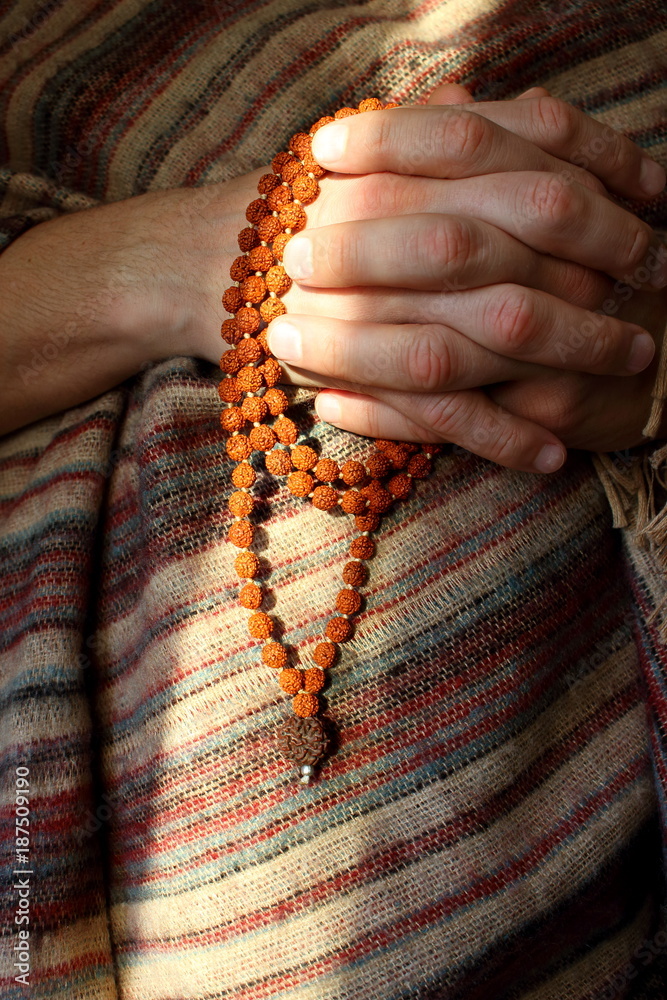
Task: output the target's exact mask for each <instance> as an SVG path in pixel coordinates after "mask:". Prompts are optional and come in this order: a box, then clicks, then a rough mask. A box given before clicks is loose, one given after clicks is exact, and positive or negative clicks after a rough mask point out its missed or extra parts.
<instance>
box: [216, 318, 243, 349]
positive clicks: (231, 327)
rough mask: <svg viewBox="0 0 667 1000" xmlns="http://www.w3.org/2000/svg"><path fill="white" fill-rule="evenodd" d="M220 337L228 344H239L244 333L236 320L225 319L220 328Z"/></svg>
mask: <svg viewBox="0 0 667 1000" xmlns="http://www.w3.org/2000/svg"><path fill="white" fill-rule="evenodd" d="M220 336H221V337H222V339H223V340H226V341H227V343H228V344H238V342H239V340H241V338H242V337H243V331H242V330H241V328H240V327H239V325H238V323H237V322H236V320H235V319H225V320H223V322H222V325H221V326H220Z"/></svg>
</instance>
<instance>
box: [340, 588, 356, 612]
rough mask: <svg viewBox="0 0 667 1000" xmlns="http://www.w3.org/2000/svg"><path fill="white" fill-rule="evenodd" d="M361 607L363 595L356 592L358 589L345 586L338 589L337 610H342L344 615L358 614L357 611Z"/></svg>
mask: <svg viewBox="0 0 667 1000" xmlns="http://www.w3.org/2000/svg"><path fill="white" fill-rule="evenodd" d="M360 607H361V597H360V596H359V594H358V593H357V592H356V590H348V589H347V588H344V589H343V590H339V591H338V595H337V597H336V611H340V613H341V614H342V615H356V613H357V611H358V610H359V608H360Z"/></svg>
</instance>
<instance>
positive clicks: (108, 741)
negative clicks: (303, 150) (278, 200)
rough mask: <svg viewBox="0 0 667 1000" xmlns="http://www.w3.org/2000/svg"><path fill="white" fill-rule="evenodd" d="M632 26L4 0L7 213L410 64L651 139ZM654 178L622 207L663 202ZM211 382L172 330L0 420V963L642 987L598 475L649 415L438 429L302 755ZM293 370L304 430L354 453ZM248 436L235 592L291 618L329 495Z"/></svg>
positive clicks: (633, 627) (242, 982) (594, 992)
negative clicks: (483, 434) (24, 823)
mask: <svg viewBox="0 0 667 1000" xmlns="http://www.w3.org/2000/svg"><path fill="white" fill-rule="evenodd" d="M666 40H667V16H666V15H665V12H664V8H663V5H662V3H661V0H648V2H647V0H642V2H639V0H620V2H619V3H617V4H616V5H615V7H614V12H613V17H612V16H610V11H609V8H608V7H607V6H606V5H604V4H602V3H586V2H583V3H576V4H574V3H569V2H567V0H563V2H554V3H548V2H544V0H537V2H535V0H532V2H530V3H529V2H528V0H514V2H512V0H495V2H493V0H449V2H441V0H430V2H426V3H422V4H418V3H415V2H410V0H401V2H399V0H391V2H389V3H386V2H383V3H380V2H379V0H373V2H359V3H354V4H352V3H345V2H337V3H326V4H325V3H322V2H319V0H314V2H311V3H309V4H307V5H306V4H303V3H302V2H299V0H291V2H287V0H280V2H269V3H261V2H259V3H247V4H243V5H231V4H223V3H211V4H208V3H207V4H203V3H193V4H187V5H176V4H173V3H169V2H166V0H152V2H141V0H106V2H102V0H81V2H79V3H77V4H67V3H64V2H58V0H53V2H51V0H49V2H48V3H46V4H43V3H41V5H40V2H39V0H31V2H27V0H18V2H15V3H13V4H9V5H7V7H6V9H5V10H4V12H3V16H2V20H0V53H1V58H0V74H2V78H1V80H0V117H1V120H2V129H1V130H0V133H1V134H0V138H1V140H2V143H3V150H2V160H3V161H4V162H5V163H6V170H5V172H4V173H3V174H2V178H3V180H2V181H1V184H2V187H0V192H2V198H3V200H2V202H1V203H0V206H1V211H2V217H3V219H2V230H1V231H2V233H3V234H4V240H5V245H6V244H7V243H8V242H9V241H11V240H12V239H15V238H17V237H18V236H20V234H21V233H22V232H23V231H25V230H26V229H27V228H29V227H30V226H31V225H35V224H39V222H40V221H42V220H43V219H45V218H47V217H50V215H52V214H59V213H61V212H63V211H74V210H79V209H83V208H85V207H87V206H88V205H92V204H96V203H100V202H108V201H113V200H117V199H120V198H125V197H130V196H132V195H135V194H138V193H141V192H143V191H148V190H157V189H162V188H169V187H173V186H203V185H206V184H207V183H212V182H214V181H220V180H225V179H228V178H231V177H233V176H236V175H238V174H240V173H244V172H246V171H248V170H250V169H253V168H255V167H257V166H260V165H262V164H265V163H267V162H268V161H269V160H270V158H271V156H272V155H273V154H274V153H275V152H277V151H279V150H280V149H281V148H282V147H283V145H284V143H285V142H286V140H287V139H288V138H289V136H290V135H291V134H292V133H293V132H295V131H297V130H298V129H299V128H302V127H303V126H304V125H305V124H308V123H309V122H311V121H313V120H315V119H316V118H317V117H318V116H320V115H322V114H324V113H327V112H329V111H332V110H334V109H335V108H336V107H338V106H340V105H342V104H348V103H352V102H356V101H359V100H360V99H361V98H363V97H365V96H370V95H373V96H378V97H380V98H381V99H383V100H398V101H404V102H408V101H419V100H422V99H423V98H424V97H425V96H426V95H427V94H428V92H429V90H430V89H431V88H432V87H433V86H434V85H435V84H436V83H438V82H440V81H441V80H442V79H443V77H445V76H447V78H449V79H455V80H459V81H460V82H463V83H464V84H468V85H470V86H471V87H472V88H473V89H474V92H475V94H476V96H478V97H479V98H506V97H511V96H513V95H515V94H517V93H519V92H520V91H521V90H523V89H525V88H526V87H528V86H530V85H532V84H543V85H545V86H547V87H548V88H549V89H550V90H551V91H552V92H553V93H556V94H558V95H559V96H562V97H563V98H565V99H566V100H568V101H571V102H572V103H574V104H576V105H577V106H579V107H581V108H583V109H584V110H586V111H587V112H588V113H589V114H592V115H593V116H595V117H596V118H598V119H599V120H600V121H604V122H606V123H609V124H610V125H612V126H614V127H616V128H619V129H621V130H623V131H625V132H626V133H627V134H628V135H630V136H631V137H632V138H633V139H635V140H636V141H637V142H639V143H640V144H641V145H643V146H645V147H647V148H649V149H650V150H651V153H652V154H653V155H654V156H655V157H657V158H658V159H661V160H662V161H663V162H665V163H667V140H666V133H665V126H666V122H667V113H666V111H665V105H664V89H663V88H664V83H665V67H666V63H667V56H666V54H665V52H666V50H665V41H666ZM666 208H667V202H666V200H665V197H664V196H663V197H662V198H661V199H658V200H656V201H655V202H653V203H651V205H649V206H648V207H645V208H644V209H643V215H644V217H645V218H646V219H647V221H649V222H650V223H651V224H652V225H654V226H655V227H656V228H658V229H660V230H661V231H663V232H664V231H665V230H666V229H667V223H666V219H667V212H666ZM40 213H44V214H40ZM223 280H224V279H223ZM221 290H222V281H221ZM218 378H219V373H218V372H217V370H216V369H215V367H214V366H212V365H210V364H208V363H206V362H203V361H198V360H196V359H192V358H173V359H170V360H168V361H164V362H162V363H160V364H156V365H153V366H151V367H149V368H146V369H144V370H143V371H142V372H141V373H140V374H138V375H137V376H136V377H134V378H132V379H129V380H128V381H127V382H125V383H123V385H121V386H119V387H118V388H116V389H114V390H113V391H110V392H108V393H105V394H104V395H102V396H100V397H98V398H97V399H94V400H91V401H90V402H88V403H86V404H84V405H81V406H79V407H76V408H74V409H72V410H70V411H68V412H66V413H63V414H58V415H56V416H53V417H50V418H48V419H45V420H40V421H38V422H37V423H35V424H33V425H31V426H30V427H27V428H24V429H22V430H19V431H16V432H14V433H12V434H10V435H8V436H6V437H5V438H4V439H2V440H0V474H1V480H0V482H1V489H0V558H1V559H2V566H3V573H2V576H1V577H0V595H1V596H0V615H1V618H2V632H1V634H2V640H1V645H0V684H1V688H0V691H1V695H2V705H1V709H0V710H1V711H2V723H1V725H0V741H1V745H0V754H1V759H2V765H3V776H4V779H3V783H2V796H3V798H2V810H1V812H0V816H1V821H2V843H3V848H6V849H4V850H3V880H2V890H1V892H2V896H1V897H0V905H1V908H2V923H1V926H2V935H3V937H2V940H1V941H0V993H1V995H2V997H3V998H7V1000H15V998H16V1000H18V998H19V997H21V998H22V997H24V996H26V995H30V996H31V997H33V998H35V1000H46V998H51V997H55V996H59V995H61V994H62V993H65V994H66V995H67V996H69V997H71V998H75V1000H83V998H85V1000H98V998H99V1000H102V998H104V1000H167V998H179V1000H180V998H183V1000H185V998H188V1000H205V998H206V1000H210V998H225V1000H227V998H229V1000H231V998H234V1000H265V998H270V997H274V996H278V995H280V996H281V997H283V998H287V1000H352V998H354V1000H464V998H465V1000H488V998H494V1000H551V998H553V1000H556V998H557V1000H608V998H612V997H632V998H634V1000H657V998H661V997H664V995H665V990H666V988H667V962H666V961H665V956H666V955H667V920H666V919H665V880H664V865H665V858H666V856H667V855H666V851H665V846H666V845H667V836H666V834H665V830H666V824H667V802H666V801H665V798H666V795H665V790H666V788H667V756H666V748H665V742H664V731H665V727H666V726H667V705H666V703H665V694H664V692H665V682H666V673H665V671H666V667H667V657H666V655H665V649H664V644H663V642H662V640H661V637H660V630H659V616H658V615H657V613H656V612H657V609H658V608H659V607H660V605H661V603H662V602H663V600H664V599H665V595H666V593H667V586H666V583H665V573H664V570H663V567H662V565H661V563H660V560H659V558H658V557H657V555H656V551H655V547H651V546H650V545H648V546H647V545H642V544H641V540H639V541H638V538H637V531H636V528H637V524H638V521H637V517H638V515H637V513H636V511H634V512H633V509H632V506H631V503H630V500H629V499H628V498H630V497H637V496H639V495H640V492H639V490H638V485H639V479H642V477H643V476H644V471H643V470H645V467H646V463H649V464H650V461H651V460H652V459H654V458H655V456H656V455H658V454H659V453H660V448H664V442H657V443H656V444H655V445H651V446H646V448H642V449H635V450H633V451H632V452H631V453H628V454H626V455H612V456H606V457H605V458H606V464H605V463H604V462H602V460H601V458H600V457H599V456H598V457H597V460H594V458H593V456H591V455H590V454H587V453H584V452H572V453H571V454H570V456H569V459H568V462H567V464H566V465H565V467H564V468H563V469H562V470H560V471H559V472H558V473H556V474H554V475H551V476H548V477H544V476H536V475H529V474H523V473H517V472H513V471H510V470H507V469H505V468H503V467H500V466H497V465H495V464H493V463H491V462H487V461H485V460H483V459H480V458H478V457H476V456H474V455H472V454H470V453H468V452H467V451H464V450H462V449H459V448H453V447H445V448H444V449H443V451H442V453H441V454H440V455H439V456H438V458H437V462H436V469H435V472H434V474H433V475H432V476H431V477H430V478H429V479H428V480H425V481H422V482H420V483H419V484H418V486H417V488H416V489H415V490H414V491H413V494H412V495H411V497H410V498H409V500H407V501H406V502H404V503H402V504H401V505H400V506H399V505H397V506H396V508H395V509H394V510H392V512H391V513H390V514H389V515H388V516H386V517H385V519H384V521H383V526H382V529H381V530H380V531H379V532H378V534H377V554H376V557H375V559H374V560H373V562H372V563H371V577H370V580H369V583H368V585H367V586H366V587H365V588H364V596H365V604H364V609H363V612H362V613H361V614H360V615H359V617H358V619H357V627H356V635H355V639H354V641H353V643H350V644H347V645H346V647H345V648H344V651H343V655H342V657H341V660H340V663H339V664H338V665H337V666H336V667H335V668H334V669H333V670H332V671H331V678H330V683H329V685H328V687H327V689H326V691H325V697H326V703H327V709H326V717H327V718H328V719H329V720H330V723H331V725H332V726H335V729H336V731H337V734H338V736H337V746H336V752H335V754H334V755H333V756H332V757H331V759H330V760H329V761H328V762H327V763H326V765H325V766H324V767H323V768H322V771H321V774H320V777H319V779H318V781H317V782H316V783H314V784H313V785H312V786H310V787H302V786H299V785H298V784H296V783H295V778H294V772H293V771H292V770H291V768H290V767H289V766H287V765H286V764H285V762H284V761H283V760H282V757H281V755H280V754H279V752H278V750H277V748H276V744H275V738H274V734H275V730H276V727H279V726H280V724H281V720H283V719H284V718H285V717H286V714H287V713H288V712H289V706H288V704H287V701H288V699H287V698H286V697H285V695H284V694H283V692H282V691H281V690H280V688H279V686H278V684H277V682H276V678H275V673H274V672H272V671H271V670H270V669H269V668H266V667H264V666H263V665H262V664H261V663H260V662H259V656H258V651H259V645H260V644H259V643H258V642H256V641H254V640H251V639H250V638H249V636H248V632H247V627H246V622H245V619H246V617H247V613H246V612H243V611H242V609H240V608H239V605H238V600H237V592H238V581H237V578H236V575H235V573H234V570H233V556H234V554H235V553H234V552H233V551H230V549H231V546H230V545H229V544H228V543H227V541H226V532H227V529H228V525H229V520H230V517H229V513H228V511H227V509H226V505H225V503H224V497H225V496H226V495H227V494H228V493H229V490H230V471H231V470H230V465H229V463H228V462H227V461H226V460H225V459H224V456H223V449H222V438H221V433H220V428H219V405H220V404H219V399H218V395H217V391H216V384H217V380H218ZM290 392H291V396H292V407H291V410H290V415H291V416H293V418H294V419H295V420H296V421H297V423H298V425H299V428H300V432H301V439H302V440H309V441H310V442H311V443H313V445H314V446H315V447H317V448H321V450H322V451H323V452H325V453H326V454H327V455H329V456H330V457H333V458H335V459H337V460H339V461H341V460H344V459H345V458H348V457H355V456H357V457H358V456H361V455H363V454H365V453H366V449H367V447H368V442H367V441H365V439H362V438H358V437H356V436H355V435H352V434H349V433H346V432H343V431H339V430H337V429H335V428H333V427H331V426H330V425H327V424H324V423H322V422H320V421H319V420H318V419H317V417H316V415H315V413H314V410H313V407H312V392H309V391H306V390H290ZM657 467H658V466H657V465H656V468H657ZM257 468H258V473H259V485H258V493H259V495H260V496H261V497H263V499H264V503H263V504H262V505H260V507H259V508H258V511H257V522H258V525H259V528H258V540H257V546H256V548H257V551H258V553H259V554H260V556H261V558H262V560H263V562H264V565H265V567H266V569H267V570H268V569H269V568H270V574H269V576H268V577H267V582H268V584H269V586H270V587H271V590H272V594H273V598H274V599H275V609H269V610H271V611H272V613H275V615H276V616H277V617H278V618H279V619H280V620H281V622H282V624H283V627H284V634H285V641H287V642H288V643H289V644H291V645H293V646H295V647H297V648H298V650H299V651H302V652H303V651H307V649H308V648H309V647H310V646H311V644H312V643H313V642H314V641H316V639H318V638H319V636H320V634H321V631H322V627H323V624H324V623H325V621H326V620H327V617H328V615H329V614H330V608H331V607H332V604H333V599H334V597H335V594H336V592H337V590H338V588H339V574H340V569H341V568H342V565H343V562H344V561H345V553H346V550H347V546H348V543H349V540H350V538H351V536H352V532H351V526H350V521H349V520H348V519H347V518H345V517H342V516H340V517H339V516H334V515H326V514H323V513H322V512H320V511H316V510H314V509H313V508H312V507H311V506H310V505H305V506H304V505H302V504H301V502H299V501H296V500H295V498H293V497H291V496H289V495H288V494H287V491H286V490H285V488H284V486H283V485H282V481H279V482H278V481H276V480H274V479H273V477H271V476H270V475H268V474H267V473H266V472H265V471H264V470H263V467H262V464H261V462H259V461H258V462H257ZM610 468H611V470H612V472H611V473H610V472H609V469H610ZM613 472H616V473H617V474H618V475H617V476H616V478H615V479H614V476H613ZM621 475H622V476H624V477H625V479H624V480H623V482H625V483H626V485H627V489H626V490H625V492H622V483H621V480H620V479H619V476H621ZM642 481H643V479H642ZM654 486H655V489H654V491H653V502H654V503H655V504H657V506H658V511H660V510H661V509H662V508H661V507H660V503H659V501H660V494H659V486H660V484H659V483H657V484H654ZM635 487H637V488H635ZM613 497H617V498H618V503H619V505H620V506H619V508H618V510H619V511H621V514H622V517H621V514H618V512H615V513H612V511H613V507H612V506H610V502H609V501H610V498H613ZM622 518H624V519H625V524H624V525H623V524H620V523H619V521H620V520H622ZM614 525H617V526H616V527H615V526H614ZM654 527H655V526H654ZM644 541H646V540H645V539H644ZM17 768H20V769H23V768H28V771H29V800H30V824H31V825H30V838H31V842H30V854H29V857H30V863H31V875H30V878H29V886H30V893H29V904H30V911H29V913H30V920H31V922H30V925H29V927H30V939H29V950H30V963H29V964H30V972H29V977H28V981H29V988H27V987H26V986H25V985H24V983H22V982H19V981H17V979H16V976H17V968H15V966H14V963H15V961H16V958H15V950H14V946H15V943H16V940H17V932H18V929H19V928H20V926H22V925H18V924H15V922H14V921H15V915H16V914H17V912H19V907H20V904H19V898H20V897H19V895H18V892H19V890H18V888H17V887H16V881H15V880H16V878H18V877H19V876H15V875H13V874H12V873H13V871H14V869H15V864H16V854H15V849H14V848H15V841H14V837H15V825H14V824H15V818H16V812H15V791H16V778H17ZM19 773H23V772H22V771H21V772H19ZM23 926H24V925H23Z"/></svg>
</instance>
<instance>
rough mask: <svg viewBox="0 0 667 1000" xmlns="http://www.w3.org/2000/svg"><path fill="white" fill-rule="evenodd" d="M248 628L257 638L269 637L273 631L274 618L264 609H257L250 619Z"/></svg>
mask: <svg viewBox="0 0 667 1000" xmlns="http://www.w3.org/2000/svg"><path fill="white" fill-rule="evenodd" d="M248 630H249V632H250V635H252V636H254V637H255V639H268V638H269V636H270V635H271V633H272V632H273V620H272V619H271V618H269V616H268V615H267V614H265V613H264V612H263V611H257V612H255V614H254V615H250V618H249V619H248Z"/></svg>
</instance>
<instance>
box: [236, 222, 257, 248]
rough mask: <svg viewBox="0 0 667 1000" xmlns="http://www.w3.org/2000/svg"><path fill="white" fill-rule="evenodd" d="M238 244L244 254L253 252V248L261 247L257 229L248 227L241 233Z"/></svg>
mask: <svg viewBox="0 0 667 1000" xmlns="http://www.w3.org/2000/svg"><path fill="white" fill-rule="evenodd" d="M238 242H239V250H242V251H243V253H247V251H248V250H252V249H253V247H257V246H259V243H260V236H259V234H258V232H257V230H256V229H253V228H252V227H251V226H247V227H246V228H245V229H242V230H241V232H240V233H239V240H238Z"/></svg>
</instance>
